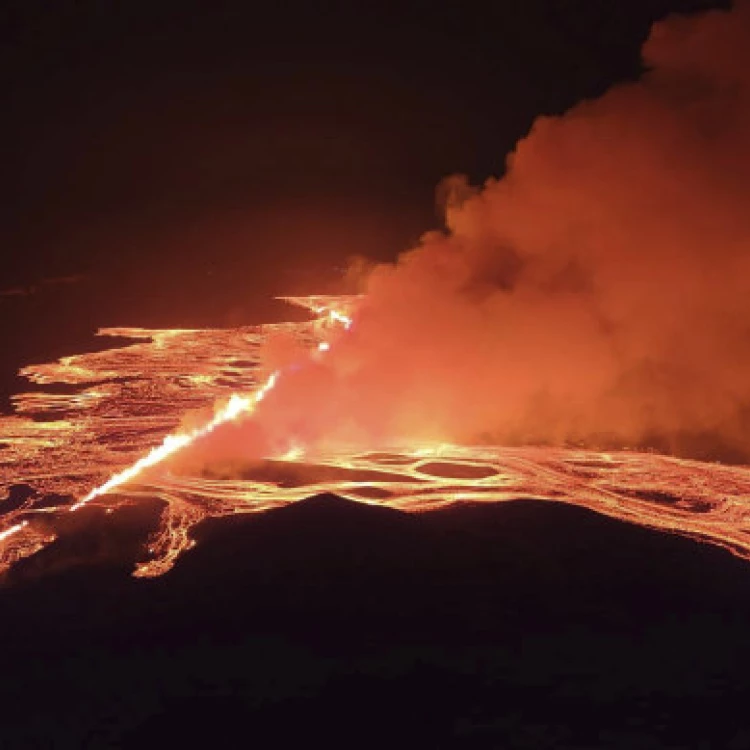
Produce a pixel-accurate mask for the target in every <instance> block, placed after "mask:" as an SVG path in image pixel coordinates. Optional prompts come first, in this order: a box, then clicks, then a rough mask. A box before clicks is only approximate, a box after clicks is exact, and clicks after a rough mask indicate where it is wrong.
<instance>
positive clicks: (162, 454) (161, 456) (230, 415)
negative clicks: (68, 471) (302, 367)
mask: <svg viewBox="0 0 750 750" xmlns="http://www.w3.org/2000/svg"><path fill="white" fill-rule="evenodd" d="M278 377H279V373H278V371H276V372H274V373H272V374H271V375H270V376H269V378H268V380H266V382H265V383H264V384H263V385H262V386H261V387H260V388H259V389H258V390H257V391H256V392H255V393H254V394H253V395H252V396H240V395H239V394H236V393H233V394H232V396H231V397H230V399H229V401H228V402H227V404H226V406H224V407H223V408H221V409H219V411H217V412H216V414H215V415H214V417H213V419H212V420H211V421H210V422H208V423H207V424H205V425H202V426H201V427H197V428H196V429H194V430H191V431H190V432H186V433H181V434H177V435H167V437H165V438H164V442H163V443H162V444H161V445H160V446H158V447H156V448H154V449H152V450H151V451H150V452H149V453H148V454H146V455H145V456H144V457H143V458H140V459H138V460H137V461H136V462H135V463H134V464H133V465H132V466H129V467H128V468H127V469H125V470H124V471H121V472H119V473H118V474H115V475H114V476H113V477H111V478H110V479H108V480H107V481H106V482H105V483H104V484H102V485H100V486H99V487H96V488H94V489H93V490H91V492H89V494H88V495H86V497H84V498H83V499H82V500H79V501H78V502H77V503H75V504H74V505H72V506H71V507H70V510H78V509H79V508H82V507H83V506H84V505H86V503H88V502H90V501H91V500H93V499H94V498H95V497H98V496H99V495H103V494H105V493H106V492H109V491H110V490H113V489H115V488H117V487H120V486H122V485H123V484H125V483H126V482H130V481H131V480H133V479H135V478H136V477H138V476H139V475H141V474H142V473H143V472H144V471H145V470H146V469H150V468H151V467H152V466H156V465H157V464H160V463H161V462H162V461H164V460H166V459H167V458H169V457H170V456H172V455H174V454H175V453H177V451H179V450H182V449H183V448H186V447H187V446H188V445H190V444H191V443H194V442H195V441H196V440H198V439H199V438H202V437H205V436H206V435H208V434H210V433H211V432H213V431H214V430H215V429H216V428H217V427H220V426H221V425H223V424H225V423H226V422H231V421H232V420H234V419H237V417H238V416H240V414H250V413H251V412H252V411H253V409H254V408H255V406H256V405H257V404H259V403H260V402H261V401H262V400H263V398H264V397H265V395H266V394H267V393H268V391H270V390H271V389H272V388H273V387H274V386H275V385H276V381H277V379H278Z"/></svg>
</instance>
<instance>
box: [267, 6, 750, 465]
mask: <svg viewBox="0 0 750 750" xmlns="http://www.w3.org/2000/svg"><path fill="white" fill-rule="evenodd" d="M643 61H644V64H645V67H646V70H647V72H646V73H645V74H644V75H643V76H642V78H641V80H639V81H637V82H633V83H626V84H622V85H618V86H615V87H614V88H612V89H611V90H610V91H608V92H607V93H606V94H605V95H603V96H602V97H601V98H599V99H597V100H594V101H585V102H582V103H581V104H579V105H577V106H576V107H574V108H573V109H571V110H570V111H568V112H567V113H565V114H564V115H562V116H554V117H546V116H545V117H540V118H539V119H537V120H536V122H535V123H534V125H533V127H532V129H531V131H530V132H529V134H528V135H527V136H526V137H525V138H524V139H523V140H521V141H520V142H519V143H518V145H517V147H516V149H515V150H514V152H513V153H511V154H510V155H509V156H508V159H507V169H506V173H505V175H504V176H503V177H502V178H498V179H494V178H491V179H489V180H487V182H486V183H485V184H484V185H482V186H479V187H475V186H471V185H469V184H468V182H467V181H466V179H464V178H462V177H460V176H458V177H451V178H449V179H447V180H446V181H445V182H444V183H443V184H442V185H441V186H440V187H439V190H438V197H439V200H440V202H441V204H442V206H443V207H444V215H445V228H444V229H442V230H438V231H433V232H429V233H427V234H425V235H424V237H423V238H422V240H421V242H420V243H419V245H418V246H417V247H415V248H413V249H411V250H409V251H407V252H405V253H403V254H402V255H401V256H400V257H399V258H398V260H397V262H395V263H394V264H386V265H382V264H381V265H377V266H374V267H371V268H370V267H367V273H366V274H365V279H364V282H363V289H362V291H364V292H365V293H366V295H367V297H366V301H365V302H364V303H363V304H362V307H361V309H360V310H359V311H358V314H357V318H356V324H355V326H354V327H353V328H352V330H351V331H350V332H349V333H348V334H347V335H346V336H342V337H341V338H340V339H339V340H338V341H337V342H336V346H335V347H334V348H333V349H332V350H331V352H330V355H329V356H328V357H326V358H325V360H321V361H320V362H308V363H306V364H305V366H302V367H299V368H298V369H296V370H295V371H293V372H289V373H288V375H285V377H284V378H282V379H281V381H280V382H279V385H278V387H277V388H276V389H275V391H274V392H272V393H271V394H269V397H268V398H267V400H266V401H265V402H264V403H263V405H262V407H263V408H262V409H261V410H260V411H259V413H258V420H259V423H260V424H261V425H262V426H263V428H264V429H265V430H266V434H267V435H268V440H270V441H271V442H272V443H273V441H274V440H275V441H276V442H283V441H285V440H299V441H300V442H303V443H304V442H306V441H307V442H309V441H327V440H331V441H335V440H339V439H340V440H348V441H351V440H353V441H362V442H363V443H367V444H369V445H372V444H373V443H378V442H391V441H398V440H406V441H412V440H416V439H432V440H451V441H470V442H477V441H493V442H496V441H498V442H505V443H524V442H543V443H571V442H572V443H584V444H588V445H599V446H609V445H611V446H633V447H635V446H639V447H643V446H646V445H652V446H654V447H657V448H660V449H665V450H672V451H676V452H678V453H685V454H690V455H703V456H713V457H722V458H734V459H737V460H746V459H747V458H748V457H750V211H749V210H748V194H749V193H750V3H748V2H741V3H737V4H736V5H735V7H734V8H733V10H731V11H728V12H726V11H717V12H711V13H708V14H704V15H701V16H693V17H670V18H668V19H666V20H665V21H663V22H660V23H658V24H656V25H655V26H654V28H653V29H652V32H651V34H650V37H649V38H648V40H647V41H646V43H645V45H644V47H643ZM488 93H491V92H488Z"/></svg>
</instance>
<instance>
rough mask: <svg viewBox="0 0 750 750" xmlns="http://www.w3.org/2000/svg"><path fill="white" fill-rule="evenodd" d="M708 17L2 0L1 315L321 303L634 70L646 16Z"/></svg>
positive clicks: (44, 320) (579, 5)
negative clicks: (544, 119)
mask: <svg viewBox="0 0 750 750" xmlns="http://www.w3.org/2000/svg"><path fill="white" fill-rule="evenodd" d="M721 5H725V3H716V2H709V1H708V0H650V1H647V0H632V1H630V2H628V3H611V2H605V1H604V0H577V1H575V2H570V1H563V0H523V1H521V0H518V1H516V2H498V3H494V4H492V5H491V6H490V7H489V8H482V7H480V5H479V4H477V5H475V6H473V7H469V6H467V5H464V4H458V3H453V4H446V5H445V7H441V6H440V5H439V4H434V3H414V2H410V3H398V4H388V3H377V4H371V3H315V4H313V3H291V4H287V3H284V4H279V5H278V6H277V5H274V4H266V5H265V7H263V8H262V9H258V8H257V7H256V5H255V4H253V3H247V2H226V1H225V2H211V3H208V2H193V1H192V0H185V1H183V2H179V3H177V2H101V1H100V2H69V1H68V0H60V2H55V3H48V2H31V1H29V0H17V1H16V2H6V3H4V4H3V6H2V11H1V13H2V16H0V18H1V19H2V20H1V22H0V23H1V28H2V48H1V50H2V51H1V55H2V57H1V58H0V59H1V60H2V62H1V63H0V70H1V71H2V76H3V80H2V87H1V89H2V92H3V93H2V97H3V107H2V108H3V118H2V124H1V125H0V148H2V154H1V155H0V159H1V160H2V164H3V170H2V180H3V183H2V200H1V201H0V206H1V207H0V242H2V247H3V251H4V259H5V263H4V267H3V278H2V284H0V291H3V290H18V288H19V287H20V290H19V291H25V292H26V294H25V295H20V294H11V295H5V296H0V305H2V306H3V307H5V308H6V310H5V313H4V317H5V318H6V320H9V319H17V318H18V317H22V318H24V319H26V320H33V321H35V323H34V326H32V327H34V328H37V329H39V328H44V329H45V330H49V329H51V328H55V330H56V331H57V335H58V336H62V335H63V332H64V330H65V329H66V326H67V328H68V329H69V330H70V329H72V328H73V327H75V326H78V327H79V328H80V330H81V331H84V330H92V329H94V328H96V327H97V326H99V325H110V324H115V325H119V324H123V325H128V324H136V325H138V324H140V325H163V326H180V325H207V324H211V325H226V324H236V323H249V322H257V320H258V319H260V318H262V317H264V316H268V314H269V312H268V302H267V300H268V298H269V297H270V296H271V295H273V294H283V293H313V292H316V291H328V290H333V289H335V288H336V284H337V282H338V279H339V278H340V276H341V270H342V268H343V267H344V266H345V264H346V259H347V258H348V257H349V256H351V255H353V254H363V255H366V256H368V257H371V258H375V259H383V260H388V259H392V258H394V257H395V255H396V254H397V253H398V252H399V251H400V250H402V249H404V248H406V247H408V246H410V245H411V244H413V243H414V242H415V241H416V240H417V239H418V237H419V236H420V234H421V233H422V232H423V231H425V230H427V229H430V228H433V227H434V226H436V225H437V224H438V222H439V217H438V216H437V214H436V211H435V202H434V194H435V187H436V185H437V183H438V182H439V180H440V179H441V178H443V177H445V176H446V175H449V174H452V173H465V174H468V175H469V176H470V178H471V179H472V180H474V181H482V180H483V179H485V178H486V177H488V176H490V175H498V174H502V171H503V168H504V159H505V155H506V154H507V153H508V152H509V151H510V150H511V149H512V148H513V146H514V144H515V142H516V141H517V140H518V139H519V138H520V137H521V136H523V135H524V134H525V133H526V132H527V131H528V129H529V127H530V125H531V123H532V122H533V120H534V118H535V117H536V116H538V115H540V114H549V113H560V112H563V111H564V110H566V109H567V108H569V107H570V106H571V105H573V104H575V103H576V102H578V101H580V100H581V99H584V98H587V97H595V96H597V95H599V94H601V93H602V92H603V91H604V90H605V89H606V88H607V87H608V86H610V85H611V84H612V83H613V82H616V81H621V80H624V79H628V78H633V77H635V76H637V75H638V73H639V71H640V61H639V46H640V44H641V42H642V41H643V39H644V38H645V36H646V34H647V31H648V28H649V25H650V24H651V22H652V21H653V20H655V19H657V18H660V17H663V16H664V15H665V14H667V13H668V12H671V11H680V10H681V11H685V10H696V9H705V8H708V7H714V6H721ZM79 275H80V276H82V277H83V278H80V279H77V280H69V281H72V282H73V283H63V282H61V281H55V280H58V279H59V278H60V277H63V279H64V280H65V279H67V277H70V276H74V277H78V276H79ZM45 279H46V280H47V281H46V282H44V280H45ZM42 282H44V283H42ZM29 292H31V294H29ZM62 308H64V312H62V314H61V309H62ZM5 328H6V329H8V330H10V329H9V328H8V324H7V322H6V326H5ZM11 328H13V326H11ZM14 336H15V335H14V334H13V333H12V332H6V339H7V341H6V349H7V348H8V346H11V347H12V345H13V344H14V340H12V339H14Z"/></svg>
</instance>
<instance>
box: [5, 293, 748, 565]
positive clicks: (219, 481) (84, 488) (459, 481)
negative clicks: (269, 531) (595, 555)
mask: <svg viewBox="0 0 750 750" xmlns="http://www.w3.org/2000/svg"><path fill="white" fill-rule="evenodd" d="M287 300H288V301H289V302H291V303H293V304H297V305H302V306H303V307H305V308H307V309H309V310H310V311H312V312H313V313H314V314H315V315H316V316H317V317H316V319H314V320H310V321H308V322H305V323H282V324H274V325H268V326H259V327H245V328H235V329H214V330H144V329H136V328H134V329H129V328H117V329H108V330H105V331H102V332H100V333H101V335H105V336H114V337H117V339H118V343H117V345H115V346H113V347H111V348H109V349H106V348H105V349H104V350H102V351H97V352H91V353H87V354H80V355H73V356H69V357H64V358H63V359H61V360H59V361H57V362H52V363H47V364H39V365H33V366H29V367H26V368H24V369H23V370H22V371H21V374H22V375H23V376H24V377H26V378H27V379H28V380H29V381H31V383H32V384H34V385H35V386H36V388H35V390H33V391H32V392H28V393H20V394H17V395H16V396H14V397H13V405H14V411H15V413H14V414H12V415H8V416H0V486H1V487H2V492H3V494H4V495H5V498H4V499H3V498H2V497H1V496H0V529H1V530H0V572H2V571H3V570H7V569H9V568H10V567H11V566H13V565H15V564H16V563H17V562H19V561H20V560H23V559H24V558H28V557H29V556H31V555H34V554H36V553H38V552H40V551H42V550H45V548H47V547H49V546H50V544H51V542H53V541H54V539H55V538H56V536H58V535H64V534H68V533H74V532H71V531H69V529H70V524H69V523H68V522H67V521H66V520H65V519H68V518H69V515H68V511H69V510H71V508H80V507H82V506H84V505H87V504H89V505H90V506H93V507H94V508H98V509H99V511H104V512H107V513H112V514H113V516H112V517H113V521H112V522H113V523H116V522H117V521H116V519H117V511H118V509H120V508H123V507H126V506H128V505H132V504H139V505H141V504H143V507H144V511H145V512H146V513H148V514H149V516H148V517H149V518H151V517H152V516H151V514H154V516H153V529H154V530H153V532H152V533H151V535H150V536H149V538H148V540H146V539H145V538H144V545H143V549H144V553H143V559H140V560H138V561H134V563H135V571H134V575H136V576H158V575H161V574H163V573H165V572H166V571H168V570H169V569H170V568H171V567H172V566H173V565H174V564H175V561H176V560H177V559H178V558H179V556H180V555H181V554H183V553H184V552H185V551H186V550H188V549H190V548H191V547H192V546H193V545H194V544H195V542H194V540H193V530H194V529H195V527H196V526H197V525H198V524H200V523H201V522H202V521H204V520H205V519H208V518H220V517H226V516H230V515H234V514H240V513H262V512H265V511H267V510H270V509H273V508H278V507H283V506H285V505H288V504H290V503H295V502H298V501H299V500H302V499H304V498H306V497H309V496H311V495H314V494H316V493H319V492H333V493H337V494H339V495H342V496H345V497H347V498H349V499H350V500H353V501H357V502H363V503H371V504H378V505H383V506H387V507H390V508H394V509H398V510H401V511H405V512H412V513H418V512H425V511H432V510H436V509H439V508H443V507H446V506H449V505H452V504H455V503H465V502H469V503H498V502H507V501H510V500H518V499H522V498H534V499H537V500H545V501H548V502H564V503H570V504H573V505H578V506H583V507H586V508H589V509H591V510H593V511H596V512H598V513H603V514H605V515H608V516H611V517H613V518H617V519H620V520H623V521H627V522H630V523H637V524H640V525H644V526H649V527H651V528H655V529H660V530H662V531H668V532H672V533H679V534H683V535H686V536H690V537H692V538H695V539H699V540H701V541H703V542H710V543H712V544H716V545H720V546H722V547H725V548H727V549H729V550H731V551H732V552H733V553H734V554H736V555H738V556H740V557H743V558H747V559H749V560H750V467H746V466H722V465H719V464H711V463H705V462H700V461H689V460H685V459H679V458H674V457H669V456H660V455H657V454H649V453H636V452H631V451H618V452H607V453H602V452H598V451H594V450H590V451H583V450H566V449H561V448H532V447H527V448H507V447H499V446H456V445H442V446H425V445H406V446H405V445H396V446H388V447H387V448H381V449H380V450H378V451H376V452H373V451H369V452H364V453H362V452H358V451H354V450H348V451H347V450H343V449H342V450H340V451H339V452H318V453H312V452H311V451H310V450H309V449H308V450H307V451H306V452H303V451H302V450H301V448H300V447H299V446H291V447H290V448H289V450H288V451H287V452H286V453H285V454H284V455H282V456H279V457H276V458H269V459H267V460H262V461H251V462H248V463H247V465H244V466H237V465H233V466H229V467H223V466H221V465H220V464H216V463H214V464H211V465H209V466H205V467H203V468H201V469H200V470H195V469H193V470H191V469H188V468H184V467H183V468H182V469H180V470H179V471H178V470H176V469H173V470H172V471H171V470H170V462H169V461H165V459H167V458H168V457H170V456H173V455H174V454H175V453H177V452H178V451H180V450H181V449H184V448H185V447H187V446H188V445H189V444H190V443H192V442H194V441H195V440H197V439H199V438H200V437H201V436H202V435H206V434H208V433H209V432H212V431H213V430H215V429H218V428H219V427H220V425H222V424H225V423H227V422H230V421H231V420H233V419H236V418H237V417H239V416H241V415H245V414H248V413H252V411H253V409H254V407H255V406H256V405H257V404H258V403H259V402H260V401H261V400H262V399H263V398H264V397H265V395H266V394H267V393H268V392H269V391H270V390H271V388H273V387H274V384H275V382H276V378H277V377H278V374H277V373H275V374H274V375H272V376H271V377H270V378H269V379H268V380H267V381H265V382H263V383H261V384H259V380H258V372H259V369H260V367H261V358H260V350H261V347H262V345H263V343H264V341H266V340H267V338H268V337H269V336H270V335H272V334H274V333H276V332H281V333H283V335H284V336H291V337H292V338H293V339H294V340H295V341H296V342H297V343H298V344H299V345H300V346H301V347H303V348H306V349H307V350H309V351H310V352H311V355H312V356H313V357H316V358H317V357H319V356H327V355H325V352H328V351H329V350H333V349H335V347H336V343H335V336H334V328H335V329H338V330H339V331H340V330H341V329H342V328H343V329H347V328H349V327H350V326H351V325H352V323H351V320H352V317H351V311H352V310H353V309H354V308H355V306H356V304H357V301H356V299H355V298H346V299H341V298H334V297H310V298H302V297H300V298H287ZM126 343H127V344H128V345H124V344H126ZM384 365H385V363H384ZM282 377H283V375H282ZM48 384H57V386H58V387H56V388H55V389H54V392H51V391H48V390H46V389H45V386H47V385H48ZM238 394H243V395H238ZM212 404H222V405H223V406H222V407H221V408H220V409H218V410H217V411H216V412H215V414H214V416H213V418H212V419H210V420H208V421H207V422H206V423H205V424H203V425H201V426H199V427H197V428H195V429H194V430H180V425H181V424H182V423H183V418H184V415H185V414H187V413H189V412H195V411H198V410H200V411H201V412H203V411H204V410H205V409H207V408H209V407H210V406H211V405H212ZM108 476H109V477H110V478H109V479H106V477H108ZM105 479H106V481H104V480H105ZM102 482H103V483H102ZM91 487H96V489H93V490H92V489H91ZM114 489H117V490H118V491H117V493H113V492H112V490H114ZM108 493H109V494H108ZM71 498H83V499H81V500H78V501H77V502H76V503H75V505H72V506H71V504H70V503H71V502H72V500H71ZM144 500H147V501H150V502H149V503H148V504H144V503H143V501H144ZM154 500H156V501H157V503H156V504H154V503H153V502H151V501H154ZM105 517H106V516H104V515H102V514H101V513H99V514H96V513H93V512H92V514H91V518H87V517H86V516H84V518H83V519H82V522H84V523H87V524H88V523H103V522H104V519H105ZM79 525H80V524H79V523H78V522H77V523H76V524H74V527H75V528H78V526H79ZM50 554H53V555H54V554H64V550H63V551H62V552H57V553H55V552H53V550H52V548H50ZM40 564H41V565H42V566H43V563H40Z"/></svg>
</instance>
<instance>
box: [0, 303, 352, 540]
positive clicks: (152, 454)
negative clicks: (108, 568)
mask: <svg viewBox="0 0 750 750" xmlns="http://www.w3.org/2000/svg"><path fill="white" fill-rule="evenodd" d="M312 309H313V310H314V312H315V313H316V314H317V315H318V316H322V317H327V318H328V319H329V320H330V321H331V322H332V323H336V324H339V325H342V326H343V327H344V328H345V329H347V330H348V329H349V328H350V327H351V325H352V319H351V318H350V317H349V316H348V315H345V314H344V313H342V312H340V311H338V310H336V309H334V308H330V307H326V306H313V308H312ZM317 349H318V351H319V352H327V351H328V350H329V349H330V343H329V342H327V341H321V342H319V344H318V347H317ZM280 374H281V371H280V370H276V371H274V372H272V373H271V375H269V376H268V378H267V380H266V381H265V383H263V385H261V387H260V388H258V390H256V391H255V392H254V393H253V394H252V395H250V396H243V395H241V394H239V393H233V394H232V395H231V396H230V398H229V401H228V402H227V403H226V405H225V406H223V407H221V408H220V409H219V410H218V411H217V412H216V413H215V414H214V416H213V418H212V419H211V420H210V421H209V422H207V423H206V424H204V425H201V426H200V427H196V428H195V429H193V430H190V431H189V432H181V433H178V434H175V435H167V437H165V438H164V441H163V442H162V444H161V445H159V446H157V447H156V448H153V449H152V450H151V451H149V453H147V454H146V455H145V456H143V458H140V459H138V460H137V461H136V462H135V463H134V464H132V465H131V466H129V467H128V468H127V469H124V470H123V471H121V472H119V473H117V474H115V475H114V476H112V477H111V478H110V479H108V480H107V481H106V482H104V484H101V485H100V486H99V487H95V488H94V489H93V490H91V492H89V493H88V494H87V495H86V496H85V497H84V498H83V499H81V500H79V501H78V502H76V503H74V504H73V505H71V507H70V510H71V511H76V510H79V509H80V508H82V507H83V506H84V505H86V504H87V503H89V502H90V501H91V500H93V499H94V498H95V497H99V496H100V495H104V494H105V493H107V492H109V491H110V490H114V489H116V488H117V487H121V486H122V485H123V484H126V483H127V482H130V481H131V480H133V479H136V478H137V477H139V476H141V475H142V474H143V472H144V471H146V470H147V469H150V468H151V467H153V466H156V465H157V464H160V463H162V462H163V461H165V460H166V459H168V458H170V457H171V456H173V455H174V454H175V453H177V452H179V451H181V450H182V449H184V448H187V447H188V446H189V445H192V444H193V443H195V441H196V440H199V439H200V438H202V437H205V436H206V435H209V434H210V433H212V432H213V431H214V430H216V429H217V428H218V427H221V425H223V424H226V423H227V422H232V421H234V420H236V419H237V418H238V417H240V416H242V415H244V416H247V415H249V414H252V412H253V410H254V409H255V407H256V406H257V405H258V404H259V403H260V402H261V401H262V400H263V399H264V398H265V396H266V394H267V393H268V392H269V391H270V390H271V389H272V388H273V387H274V386H275V385H276V382H277V381H278V379H279V375H280ZM1 540H2V536H1V535H0V541H1Z"/></svg>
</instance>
